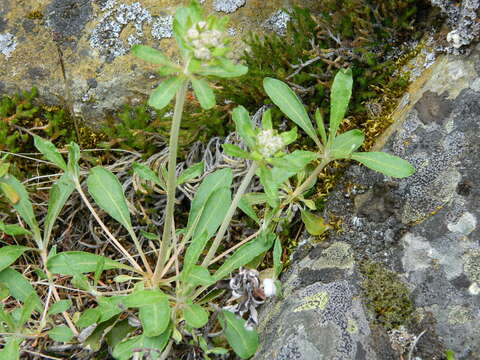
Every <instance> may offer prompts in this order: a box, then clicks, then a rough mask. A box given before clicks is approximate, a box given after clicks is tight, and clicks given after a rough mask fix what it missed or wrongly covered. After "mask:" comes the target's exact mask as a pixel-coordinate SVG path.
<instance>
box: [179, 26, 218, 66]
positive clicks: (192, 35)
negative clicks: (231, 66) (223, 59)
mask: <svg viewBox="0 0 480 360" xmlns="http://www.w3.org/2000/svg"><path fill="white" fill-rule="evenodd" d="M222 36H223V33H222V32H221V31H219V30H208V29H207V23H206V22H205V21H200V22H198V23H196V24H195V25H193V26H192V27H191V28H190V29H189V30H188V32H187V38H188V40H189V42H190V44H191V45H192V46H193V48H194V50H193V54H194V56H195V57H196V58H197V59H200V60H210V59H211V58H212V52H211V50H212V48H216V47H221V46H223V42H222Z"/></svg>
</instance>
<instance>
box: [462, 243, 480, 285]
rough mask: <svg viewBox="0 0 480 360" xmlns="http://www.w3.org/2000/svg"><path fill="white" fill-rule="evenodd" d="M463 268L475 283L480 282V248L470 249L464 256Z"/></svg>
mask: <svg viewBox="0 0 480 360" xmlns="http://www.w3.org/2000/svg"><path fill="white" fill-rule="evenodd" d="M463 261H464V263H463V270H464V271H465V274H467V276H468V278H469V279H470V280H471V281H472V282H474V283H480V249H475V250H470V251H468V252H467V253H466V254H465V256H464V257H463Z"/></svg>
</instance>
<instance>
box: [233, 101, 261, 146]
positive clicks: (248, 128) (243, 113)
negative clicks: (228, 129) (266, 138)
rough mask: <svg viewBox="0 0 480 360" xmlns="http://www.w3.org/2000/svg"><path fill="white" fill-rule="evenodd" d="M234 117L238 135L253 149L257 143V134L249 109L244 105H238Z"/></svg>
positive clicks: (234, 110)
mask: <svg viewBox="0 0 480 360" xmlns="http://www.w3.org/2000/svg"><path fill="white" fill-rule="evenodd" d="M232 119H233V121H234V122H235V128H236V130H237V133H238V135H239V136H240V137H241V138H242V140H243V141H245V144H247V146H248V147H249V148H250V149H253V148H254V147H255V145H256V134H255V130H253V125H252V120H251V119H250V115H249V113H248V111H247V109H245V108H244V107H243V106H237V107H236V108H235V109H233V112H232Z"/></svg>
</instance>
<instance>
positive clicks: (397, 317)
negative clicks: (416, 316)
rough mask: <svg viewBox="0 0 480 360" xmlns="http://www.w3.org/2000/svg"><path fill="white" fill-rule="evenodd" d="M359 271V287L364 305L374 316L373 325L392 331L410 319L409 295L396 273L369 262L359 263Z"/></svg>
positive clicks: (411, 307)
mask: <svg viewBox="0 0 480 360" xmlns="http://www.w3.org/2000/svg"><path fill="white" fill-rule="evenodd" d="M359 270H360V272H361V274H362V275H363V277H364V279H363V281H362V282H361V284H360V285H361V288H362V291H363V295H364V297H365V303H366V305H367V307H368V308H369V310H370V311H371V312H372V313H373V315H374V323H377V324H379V325H382V326H384V327H385V328H387V329H393V328H395V327H398V326H400V325H403V324H404V323H405V322H406V321H407V320H408V319H410V317H411V316H412V313H413V311H414V308H413V303H412V301H411V300H410V296H409V295H410V293H409V291H408V289H407V287H406V286H405V284H404V283H402V282H401V281H400V279H399V278H398V275H397V274H396V273H394V272H393V271H390V270H388V269H386V268H385V267H384V266H383V265H381V264H378V263H374V262H369V261H365V262H362V263H360V266H359Z"/></svg>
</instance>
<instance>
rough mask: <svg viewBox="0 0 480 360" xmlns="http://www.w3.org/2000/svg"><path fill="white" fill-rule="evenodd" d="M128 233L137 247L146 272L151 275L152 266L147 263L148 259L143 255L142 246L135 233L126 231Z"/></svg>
mask: <svg viewBox="0 0 480 360" xmlns="http://www.w3.org/2000/svg"><path fill="white" fill-rule="evenodd" d="M128 233H129V234H130V237H131V238H132V240H133V242H134V244H135V247H136V248H137V252H138V254H139V255H140V258H141V259H142V262H143V266H145V269H147V273H148V275H149V276H150V277H152V276H153V272H152V268H151V267H150V264H149V263H148V260H147V258H146V256H145V253H144V252H143V249H142V246H141V245H140V241H138V238H137V235H136V234H135V232H133V231H129V232H128Z"/></svg>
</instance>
